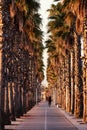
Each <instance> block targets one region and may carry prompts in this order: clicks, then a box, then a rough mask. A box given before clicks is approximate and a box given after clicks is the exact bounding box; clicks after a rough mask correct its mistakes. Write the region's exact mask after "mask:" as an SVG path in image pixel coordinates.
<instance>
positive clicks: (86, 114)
mask: <svg viewBox="0 0 87 130" xmlns="http://www.w3.org/2000/svg"><path fill="white" fill-rule="evenodd" d="M85 8H86V10H85V17H84V35H83V37H84V45H83V46H84V57H83V96H84V99H83V104H84V109H83V120H84V121H85V122H87V6H86V7H85Z"/></svg>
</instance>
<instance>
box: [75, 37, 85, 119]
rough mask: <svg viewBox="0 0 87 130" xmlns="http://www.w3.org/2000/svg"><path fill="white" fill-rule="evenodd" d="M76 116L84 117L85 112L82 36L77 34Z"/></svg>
mask: <svg viewBox="0 0 87 130" xmlns="http://www.w3.org/2000/svg"><path fill="white" fill-rule="evenodd" d="M74 47H75V48H74V49H75V112H74V114H75V116H76V117H82V114H83V85H82V77H81V75H82V63H81V58H80V57H81V44H80V36H77V35H76V34H75V46H74Z"/></svg>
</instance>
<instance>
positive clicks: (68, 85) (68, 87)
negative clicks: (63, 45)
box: [66, 52, 71, 112]
mask: <svg viewBox="0 0 87 130" xmlns="http://www.w3.org/2000/svg"><path fill="white" fill-rule="evenodd" d="M70 73H71V72H70V54H69V52H67V57H66V111H67V112H71V83H70Z"/></svg>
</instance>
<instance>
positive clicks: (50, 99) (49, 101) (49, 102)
mask: <svg viewBox="0 0 87 130" xmlns="http://www.w3.org/2000/svg"><path fill="white" fill-rule="evenodd" d="M51 102H52V98H51V96H49V97H48V105H49V107H50V106H51Z"/></svg>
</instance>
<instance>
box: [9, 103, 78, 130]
mask: <svg viewBox="0 0 87 130" xmlns="http://www.w3.org/2000/svg"><path fill="white" fill-rule="evenodd" d="M12 124H13V125H11V126H12V127H13V128H12V129H14V130H77V128H76V127H75V126H74V125H73V124H72V123H71V122H70V121H69V120H68V119H67V118H66V117H65V116H64V114H63V113H62V112H61V111H60V110H59V109H58V108H56V107H54V106H53V105H52V106H51V107H48V104H47V102H41V103H39V104H38V105H37V106H35V107H34V108H33V109H31V110H30V111H29V112H28V113H27V114H25V115H24V116H23V117H21V118H20V119H17V120H16V122H12ZM7 129H9V130H10V129H11V127H9V128H7Z"/></svg>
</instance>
